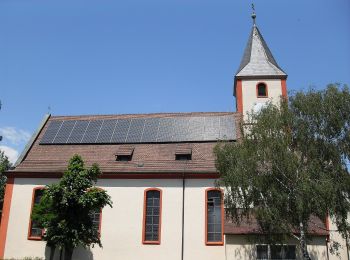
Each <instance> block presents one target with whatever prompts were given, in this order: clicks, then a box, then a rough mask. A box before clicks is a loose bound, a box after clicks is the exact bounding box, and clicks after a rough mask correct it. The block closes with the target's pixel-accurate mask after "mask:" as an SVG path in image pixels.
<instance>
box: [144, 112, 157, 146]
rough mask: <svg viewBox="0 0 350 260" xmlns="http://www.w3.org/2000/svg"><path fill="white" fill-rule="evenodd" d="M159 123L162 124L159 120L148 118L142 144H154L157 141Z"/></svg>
mask: <svg viewBox="0 0 350 260" xmlns="http://www.w3.org/2000/svg"><path fill="white" fill-rule="evenodd" d="M159 122H160V119H159V118H147V119H146V120H145V127H144V129H143V135H142V138H141V142H143V143H153V142H156V141H157V133H158V128H159Z"/></svg>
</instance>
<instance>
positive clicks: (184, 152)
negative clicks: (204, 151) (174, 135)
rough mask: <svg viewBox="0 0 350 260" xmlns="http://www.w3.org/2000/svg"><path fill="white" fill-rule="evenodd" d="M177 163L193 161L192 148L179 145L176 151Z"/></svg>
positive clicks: (186, 145)
mask: <svg viewBox="0 0 350 260" xmlns="http://www.w3.org/2000/svg"><path fill="white" fill-rule="evenodd" d="M175 160H176V161H189V160H192V147H190V146H189V145H188V144H178V145H177V146H176V150H175Z"/></svg>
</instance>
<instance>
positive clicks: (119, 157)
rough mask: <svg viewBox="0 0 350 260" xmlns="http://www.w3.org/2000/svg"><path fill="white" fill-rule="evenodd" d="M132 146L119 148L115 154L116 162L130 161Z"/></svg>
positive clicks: (132, 151)
mask: <svg viewBox="0 0 350 260" xmlns="http://www.w3.org/2000/svg"><path fill="white" fill-rule="evenodd" d="M134 149H135V148H134V146H131V145H122V146H120V147H119V149H118V151H117V153H116V154H115V159H116V161H122V162H127V161H131V159H132V155H133V153H134Z"/></svg>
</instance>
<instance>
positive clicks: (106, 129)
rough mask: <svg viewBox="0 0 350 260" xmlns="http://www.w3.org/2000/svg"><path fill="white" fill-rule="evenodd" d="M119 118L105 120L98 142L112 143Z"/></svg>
mask: <svg viewBox="0 0 350 260" xmlns="http://www.w3.org/2000/svg"><path fill="white" fill-rule="evenodd" d="M117 122H118V120H117V119H111V120H104V121H103V124H102V127H101V130H100V133H99V134H98V137H97V139H96V143H110V141H111V138H112V135H113V131H114V128H115V126H116V124H117Z"/></svg>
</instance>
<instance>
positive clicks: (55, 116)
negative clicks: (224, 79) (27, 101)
mask: <svg viewBox="0 0 350 260" xmlns="http://www.w3.org/2000/svg"><path fill="white" fill-rule="evenodd" d="M208 114H209V115H210V114H212V115H218V114H222V115H230V114H233V115H234V114H237V112H211V111H208V112H160V113H133V114H131V113H130V114H85V115H51V119H59V118H78V117H116V116H140V117H144V116H162V115H164V116H177V115H179V116H180V115H185V116H191V115H208Z"/></svg>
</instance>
